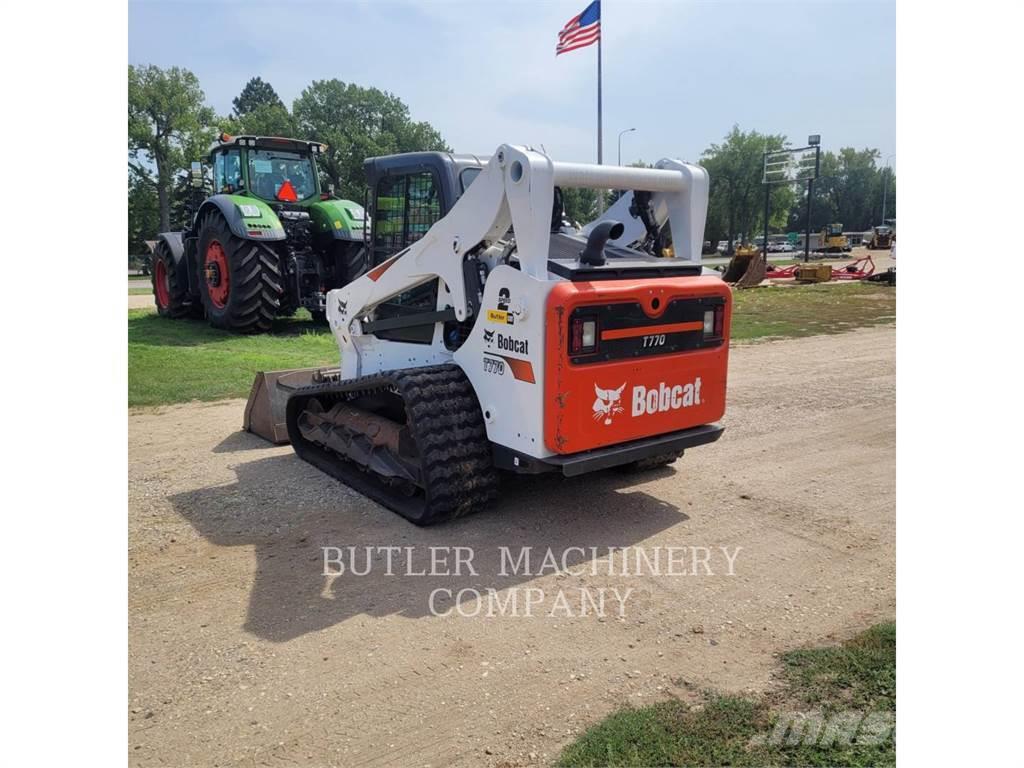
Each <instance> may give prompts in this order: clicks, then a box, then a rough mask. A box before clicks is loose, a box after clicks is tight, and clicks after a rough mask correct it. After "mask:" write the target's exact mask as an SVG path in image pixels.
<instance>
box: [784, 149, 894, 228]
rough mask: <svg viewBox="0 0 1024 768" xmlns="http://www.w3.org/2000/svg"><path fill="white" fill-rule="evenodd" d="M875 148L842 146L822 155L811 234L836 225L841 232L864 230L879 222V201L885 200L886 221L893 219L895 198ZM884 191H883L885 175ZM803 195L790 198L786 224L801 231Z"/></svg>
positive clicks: (803, 216)
mask: <svg viewBox="0 0 1024 768" xmlns="http://www.w3.org/2000/svg"><path fill="white" fill-rule="evenodd" d="M880 157H881V153H880V152H879V151H878V150H877V149H861V150H857V149H854V148H853V147H843V148H842V149H840V150H839V151H838V152H823V153H822V155H821V170H820V176H819V177H818V179H817V181H815V182H814V200H813V202H812V206H811V231H818V230H820V229H821V228H822V227H824V226H825V225H826V224H829V223H832V222H838V223H841V224H842V225H843V229H846V230H850V231H866V230H868V229H870V228H871V227H872V226H873V225H875V224H878V223H880V222H881V219H882V198H883V195H884V196H885V198H886V211H887V213H886V218H893V217H894V216H895V211H896V195H895V189H896V187H895V183H894V178H893V176H892V175H891V173H892V169H886V168H879V167H878V159H879V158H880ZM887 174H890V175H889V176H888V189H886V188H885V181H886V175H887ZM806 206H807V193H806V190H804V191H803V193H802V194H800V195H799V196H798V197H797V198H795V199H794V205H793V208H792V210H791V212H790V216H789V223H790V227H791V228H794V229H800V230H803V228H804V226H805V222H806V215H807V214H806V210H807V209H806Z"/></svg>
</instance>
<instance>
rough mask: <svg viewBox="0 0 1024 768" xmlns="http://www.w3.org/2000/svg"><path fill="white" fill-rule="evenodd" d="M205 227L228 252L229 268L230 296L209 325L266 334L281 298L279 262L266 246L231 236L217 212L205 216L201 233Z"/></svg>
mask: <svg viewBox="0 0 1024 768" xmlns="http://www.w3.org/2000/svg"><path fill="white" fill-rule="evenodd" d="M207 226H212V227H214V228H215V229H216V230H217V231H216V236H217V239H218V240H220V241H221V243H223V244H224V245H225V246H226V247H227V248H228V250H229V253H228V260H229V263H230V265H231V294H232V295H231V297H230V298H229V300H228V306H227V307H225V309H224V311H223V312H221V313H219V317H218V316H214V315H213V314H212V313H211V314H210V321H211V324H213V325H215V326H218V327H221V328H225V329H227V330H232V331H237V332H240V333H260V332H264V331H269V330H270V328H271V325H272V324H273V322H274V318H275V317H276V316H277V314H278V312H279V311H280V309H281V297H282V296H283V295H284V276H283V275H282V274H281V264H280V259H279V258H278V256H277V254H276V253H275V252H274V251H273V249H271V247H270V246H269V245H267V244H266V243H260V242H256V241H253V240H242V239H241V238H239V237H236V236H235V235H234V234H232V233H231V230H230V228H229V227H228V225H227V222H225V221H224V219H223V217H222V216H221V215H220V214H219V213H211V214H210V215H209V216H208V217H207V219H206V220H205V221H204V222H203V228H204V230H205V228H206V227H207Z"/></svg>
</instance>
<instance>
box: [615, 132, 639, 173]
mask: <svg viewBox="0 0 1024 768" xmlns="http://www.w3.org/2000/svg"><path fill="white" fill-rule="evenodd" d="M635 130H636V128H627V129H626V130H624V131H619V165H622V136H623V135H624V134H627V133H630V132H632V131H635Z"/></svg>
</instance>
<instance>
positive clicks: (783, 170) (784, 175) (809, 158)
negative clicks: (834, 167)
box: [761, 135, 821, 262]
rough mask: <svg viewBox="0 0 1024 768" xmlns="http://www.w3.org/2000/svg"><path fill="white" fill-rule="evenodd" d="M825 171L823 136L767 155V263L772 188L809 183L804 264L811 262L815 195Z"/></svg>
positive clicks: (765, 194) (765, 216)
mask: <svg viewBox="0 0 1024 768" xmlns="http://www.w3.org/2000/svg"><path fill="white" fill-rule="evenodd" d="M820 167H821V136H819V135H813V136H808V137H807V146H806V147H799V148H798V149H779V150H774V151H771V152H765V153H764V175H763V176H762V178H761V183H762V184H763V185H764V245H763V247H764V260H765V262H767V261H768V216H769V213H770V211H769V202H770V199H771V188H772V187H773V186H775V185H777V184H793V183H796V182H801V181H806V182H807V224H806V233H805V235H804V261H805V262H807V261H810V258H811V193H812V192H813V190H814V180H815V179H816V178H818V171H819V169H820Z"/></svg>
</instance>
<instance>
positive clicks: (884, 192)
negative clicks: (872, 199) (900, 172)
mask: <svg viewBox="0 0 1024 768" xmlns="http://www.w3.org/2000/svg"><path fill="white" fill-rule="evenodd" d="M894 157H896V155H889V156H888V157H887V158H885V170H884V173H885V175H884V176H883V177H882V222H881V223H882V226H883V227H884V226H885V204H886V203H887V202H888V200H887V198H888V196H889V174H890V173H891V172H892V171H891V169H890V168H889V161H890V160H892V159H893V158H894Z"/></svg>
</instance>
